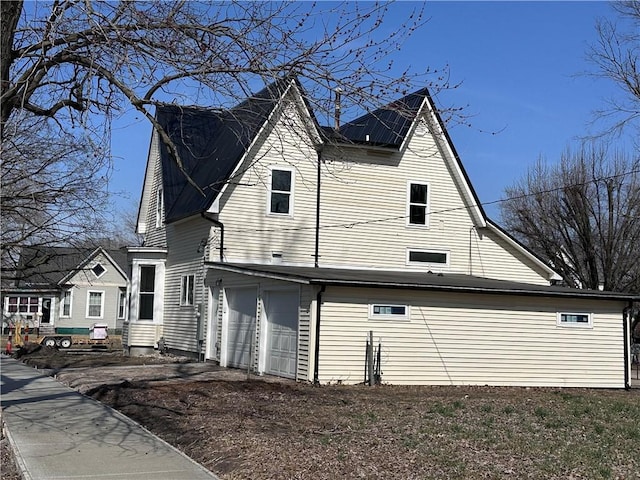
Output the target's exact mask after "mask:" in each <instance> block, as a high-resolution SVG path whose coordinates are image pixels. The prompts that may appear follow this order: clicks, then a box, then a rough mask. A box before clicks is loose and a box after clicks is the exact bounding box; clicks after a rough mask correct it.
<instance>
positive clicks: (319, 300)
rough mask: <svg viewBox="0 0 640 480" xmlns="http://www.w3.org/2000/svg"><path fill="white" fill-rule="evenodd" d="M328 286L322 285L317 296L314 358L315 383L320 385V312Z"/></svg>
mask: <svg viewBox="0 0 640 480" xmlns="http://www.w3.org/2000/svg"><path fill="white" fill-rule="evenodd" d="M326 288H327V286H326V285H322V287H321V288H320V290H319V291H318V294H317V295H316V346H315V353H314V356H313V359H314V360H313V383H314V384H315V385H318V384H319V383H320V380H319V377H318V362H319V361H320V312H321V311H322V294H323V293H324V291H325V290H326Z"/></svg>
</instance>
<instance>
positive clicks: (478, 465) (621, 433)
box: [57, 363, 640, 479]
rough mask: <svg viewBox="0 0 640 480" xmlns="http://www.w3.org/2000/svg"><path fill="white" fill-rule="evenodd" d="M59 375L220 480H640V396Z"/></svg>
mask: <svg viewBox="0 0 640 480" xmlns="http://www.w3.org/2000/svg"><path fill="white" fill-rule="evenodd" d="M89 371H90V375H88V372H89ZM57 376H58V378H59V379H60V380H61V381H63V382H65V383H67V384H69V385H71V386H73V387H75V388H78V389H80V390H81V391H84V392H85V393H86V394H88V395H91V396H92V397H93V398H96V399H97V400H100V401H101V402H103V403H105V404H108V405H111V406H113V407H114V408H116V409H118V410H120V411H122V412H123V413H125V414H126V415H128V416H130V417H131V418H133V419H135V420H136V421H138V422H139V423H141V424H142V425H144V426H145V427H147V428H148V429H149V430H151V431H152V432H154V433H156V434H157V435H159V436H160V437H162V438H164V439H165V440H166V441H168V442H169V443H171V444H172V445H174V446H176V447H177V448H179V449H180V450H182V451H184V452H185V453H186V454H187V455H189V456H190V457H192V458H193V459H195V460H196V461H198V462H199V463H201V464H202V465H204V466H205V467H206V468H208V469H210V470H211V471H213V472H214V473H216V474H217V475H219V476H220V477H221V478H223V479H306V478H314V479H334V478H387V479H412V478H474V479H475V478H477V479H482V478H492V479H503V478H504V479H506V478H510V479H512V478H518V479H520V478H549V479H560V478H562V479H565V478H574V479H578V478H589V479H598V478H603V479H604V478H639V477H640V459H639V458H638V457H637V455H636V452H637V445H638V442H640V392H639V391H637V390H636V391H632V392H626V391H610V390H586V389H564V390H563V389H526V388H489V387H400V386H380V387H374V388H369V387H364V386H355V387H349V386H322V387H317V386H312V385H308V384H302V383H295V382H292V381H282V380H280V379H275V378H270V377H269V378H262V377H261V378H256V377H251V378H249V379H248V378H247V375H246V373H245V372H241V371H239V370H227V369H221V368H219V367H217V366H215V365H211V364H197V363H192V364H179V363H178V364H164V365H157V364H156V365H147V366H132V365H125V366H119V367H116V366H113V365H110V366H99V365H95V364H94V365H93V366H92V367H91V369H90V370H87V369H85V368H77V367H76V368H65V369H63V370H61V371H59V372H58V373H57ZM89 377H91V379H92V383H90V384H89V383H87V382H86V379H87V378H89Z"/></svg>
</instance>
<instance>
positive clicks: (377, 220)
mask: <svg viewBox="0 0 640 480" xmlns="http://www.w3.org/2000/svg"><path fill="white" fill-rule="evenodd" d="M635 174H640V169H636V170H630V171H628V172H623V173H619V174H616V175H608V176H605V177H599V178H592V179H589V180H587V181H584V182H579V183H572V184H569V185H563V186H560V187H555V188H550V189H548V190H540V191H537V192H532V193H525V194H523V195H518V196H515V197H510V198H502V199H499V200H492V201H490V202H481V203H480V204H475V203H474V204H473V205H468V206H462V207H452V208H445V209H442V210H436V211H433V212H429V213H428V214H427V215H434V214H440V213H448V212H455V211H458V210H471V209H473V208H477V207H478V206H483V207H484V206H487V205H495V204H498V203H503V202H510V201H513V200H521V199H523V198H528V197H534V196H536V195H544V194H548V193H553V192H558V191H561V190H566V189H567V188H572V187H581V186H584V185H588V184H590V183H595V182H601V181H605V180H612V179H614V178H620V177H626V176H628V175H635ZM408 217H409V215H397V216H393V217H381V218H375V219H371V220H362V221H356V222H345V223H334V224H329V225H321V226H320V230H326V229H330V228H353V227H356V226H359V225H369V224H374V223H384V222H389V221H393V220H401V219H406V218H408ZM315 229H316V227H315V225H314V226H309V227H291V228H255V229H253V228H249V229H233V228H231V229H229V231H232V232H234V233H253V232H255V233H268V232H299V231H304V230H315Z"/></svg>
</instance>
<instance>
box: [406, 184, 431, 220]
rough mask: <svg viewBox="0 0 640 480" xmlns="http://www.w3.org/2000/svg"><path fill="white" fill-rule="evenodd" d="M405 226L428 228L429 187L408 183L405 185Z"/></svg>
mask: <svg viewBox="0 0 640 480" xmlns="http://www.w3.org/2000/svg"><path fill="white" fill-rule="evenodd" d="M407 225H418V226H425V227H428V226H429V185H428V184H427V183H422V182H409V183H408V185H407Z"/></svg>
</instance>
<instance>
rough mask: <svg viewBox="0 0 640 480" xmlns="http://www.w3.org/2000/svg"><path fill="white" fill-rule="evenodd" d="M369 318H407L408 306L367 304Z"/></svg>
mask: <svg viewBox="0 0 640 480" xmlns="http://www.w3.org/2000/svg"><path fill="white" fill-rule="evenodd" d="M369 320H409V307H408V306H407V305H395V304H389V303H372V304H370V305H369Z"/></svg>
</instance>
